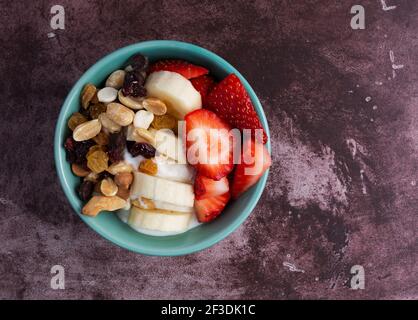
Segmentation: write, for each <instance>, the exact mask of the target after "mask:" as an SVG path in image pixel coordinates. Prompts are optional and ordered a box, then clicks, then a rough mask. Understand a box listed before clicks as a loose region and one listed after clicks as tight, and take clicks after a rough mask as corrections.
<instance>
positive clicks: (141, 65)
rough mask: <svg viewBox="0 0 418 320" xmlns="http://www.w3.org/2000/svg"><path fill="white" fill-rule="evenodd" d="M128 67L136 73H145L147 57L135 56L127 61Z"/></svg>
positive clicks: (147, 62) (147, 63) (147, 64)
mask: <svg viewBox="0 0 418 320" xmlns="http://www.w3.org/2000/svg"><path fill="white" fill-rule="evenodd" d="M128 65H129V66H130V67H131V68H132V70H135V71H136V72H139V71H147V70H148V67H149V61H148V57H146V56H144V55H142V54H136V55H134V56H132V57H131V58H130V59H129V61H128Z"/></svg>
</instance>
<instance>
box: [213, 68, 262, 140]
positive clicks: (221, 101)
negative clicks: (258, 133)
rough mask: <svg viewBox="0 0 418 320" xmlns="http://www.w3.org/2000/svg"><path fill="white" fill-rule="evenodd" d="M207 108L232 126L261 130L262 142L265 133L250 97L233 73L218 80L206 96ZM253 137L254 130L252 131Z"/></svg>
mask: <svg viewBox="0 0 418 320" xmlns="http://www.w3.org/2000/svg"><path fill="white" fill-rule="evenodd" d="M206 100H207V108H208V109H209V110H212V111H213V112H215V113H216V114H217V115H219V116H220V117H221V118H222V119H224V120H225V121H227V122H229V123H230V124H231V125H232V126H233V127H235V128H238V129H240V130H243V129H252V130H255V129H261V130H263V143H266V142H267V135H266V133H265V131H264V129H263V126H262V125H261V122H260V119H259V118H258V116H257V113H256V112H255V109H254V106H253V104H252V103H251V99H250V97H249V96H248V93H247V91H246V90H245V88H244V86H243V85H242V83H241V81H240V80H239V79H238V77H237V76H236V75H235V74H230V75H229V76H227V77H226V78H225V79H223V80H222V81H221V82H219V83H218V84H217V85H216V86H215V87H214V88H213V89H212V91H211V92H210V93H209V95H208V96H207V99H206ZM252 136H253V137H254V132H252Z"/></svg>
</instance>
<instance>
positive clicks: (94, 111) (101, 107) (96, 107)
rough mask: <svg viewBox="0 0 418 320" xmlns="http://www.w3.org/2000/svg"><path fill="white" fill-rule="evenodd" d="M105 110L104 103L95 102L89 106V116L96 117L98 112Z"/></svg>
mask: <svg viewBox="0 0 418 320" xmlns="http://www.w3.org/2000/svg"><path fill="white" fill-rule="evenodd" d="M104 112H106V105H105V104H104V103H100V102H99V103H96V104H93V105H92V106H91V107H90V118H92V119H97V118H98V117H99V114H101V113H104Z"/></svg>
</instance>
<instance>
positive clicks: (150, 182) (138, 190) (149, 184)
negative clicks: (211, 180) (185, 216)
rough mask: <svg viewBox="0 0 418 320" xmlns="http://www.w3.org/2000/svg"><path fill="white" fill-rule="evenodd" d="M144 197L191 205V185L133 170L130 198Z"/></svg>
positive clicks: (192, 203) (192, 195)
mask: <svg viewBox="0 0 418 320" xmlns="http://www.w3.org/2000/svg"><path fill="white" fill-rule="evenodd" d="M138 197H144V198H147V199H151V200H156V201H163V202H167V203H170V204H174V205H177V206H183V207H193V205H194V192H193V186H192V185H190V184H186V183H181V182H177V181H170V180H166V179H162V178H158V177H155V176H150V175H147V174H145V173H142V172H139V171H138V172H134V181H133V183H132V186H131V198H133V199H135V198H138Z"/></svg>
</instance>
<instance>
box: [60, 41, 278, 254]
mask: <svg viewBox="0 0 418 320" xmlns="http://www.w3.org/2000/svg"><path fill="white" fill-rule="evenodd" d="M161 47H165V48H166V47H176V48H181V49H183V50H186V51H187V50H191V51H194V53H195V54H197V55H199V56H205V57H206V58H207V59H209V60H212V61H214V62H215V63H216V64H217V65H220V66H223V67H224V66H225V65H226V66H227V68H228V69H230V70H231V71H232V72H231V73H235V74H236V75H237V76H238V78H239V79H240V80H241V82H242V84H243V85H244V87H245V89H246V90H247V92H248V94H249V96H250V98H251V101H252V103H253V105H254V107H255V109H256V112H257V114H258V116H259V118H260V121H261V123H262V125H263V127H264V130H265V131H266V134H267V136H268V141H267V143H266V147H267V149H268V150H269V152H270V154H271V142H270V130H269V126H268V122H267V119H266V116H265V114H264V110H263V107H262V105H261V103H260V100H259V99H258V97H257V95H256V94H255V92H254V90H253V88H252V87H251V86H250V84H249V83H248V81H247V80H246V79H245V78H244V77H243V76H242V74H241V73H240V72H239V71H238V70H237V69H236V68H235V67H233V66H232V65H231V64H230V63H229V62H227V61H226V60H225V59H223V58H222V57H220V56H219V55H217V54H216V53H214V52H212V51H209V50H208V49H205V48H202V47H200V46H198V45H195V44H192V43H188V42H182V41H176V40H151V41H142V42H137V43H134V44H131V45H128V46H125V47H122V48H119V49H116V50H114V51H112V52H111V53H109V54H107V55H105V56H104V57H102V58H101V59H99V60H98V61H97V62H95V63H94V64H93V65H92V66H90V67H89V68H88V69H87V70H86V71H85V72H84V73H83V75H82V76H81V77H80V78H79V79H78V80H77V81H76V82H75V84H74V85H73V87H72V89H71V90H70V92H69V93H68V95H67V97H66V99H65V100H64V103H63V104H62V106H61V110H60V113H59V116H58V120H57V123H56V127H55V134H54V160H55V167H56V171H57V174H58V177H59V181H60V185H61V188H62V189H63V191H64V194H65V196H66V198H67V200H68V201H69V202H70V205H71V207H72V208H73V210H74V211H75V212H76V213H77V215H78V216H79V217H80V218H81V219H82V220H83V221H84V222H85V223H86V224H87V225H88V226H89V227H90V228H91V229H93V230H94V231H95V232H97V233H98V234H99V235H100V236H102V237H103V238H105V239H106V240H108V241H110V242H111V243H114V244H116V245H117V246H119V247H121V248H124V249H127V250H129V251H132V252H135V253H140V254H143V255H149V256H181V255H186V254H191V253H195V252H198V251H201V250H204V249H207V248H209V247H211V246H213V245H215V244H216V243H218V242H220V241H221V240H223V239H225V238H226V237H227V236H228V235H230V234H231V233H232V232H234V231H235V230H236V229H238V227H239V226H240V225H241V224H242V223H243V222H244V221H245V220H246V219H247V218H248V216H249V215H250V214H251V212H252V211H253V210H254V208H255V206H256V204H257V203H258V201H259V199H260V197H261V195H262V193H263V190H264V188H265V185H266V181H267V178H268V174H269V170H267V171H266V172H265V173H264V175H263V176H262V177H261V178H260V180H259V181H258V183H257V184H256V185H255V186H253V187H252V188H255V190H254V191H253V196H252V197H251V198H250V200H249V203H248V205H247V206H246V207H245V210H243V211H242V212H241V214H240V215H239V216H238V217H237V218H236V219H235V220H233V221H232V222H231V223H230V224H229V225H227V226H226V227H225V228H223V229H222V230H221V231H220V232H218V233H216V234H214V235H213V236H210V237H208V238H206V239H204V240H202V241H200V242H198V243H192V244H190V245H188V246H183V247H181V248H178V249H176V250H173V249H170V250H164V249H155V248H149V246H148V247H141V246H139V245H138V246H133V245H132V244H131V243H130V242H128V241H123V239H120V237H117V236H114V235H113V234H111V233H109V232H106V230H105V229H104V228H102V227H100V226H99V225H98V224H95V223H93V221H92V220H90V219H89V217H86V216H84V215H82V214H81V213H79V212H78V211H79V210H78V206H77V203H76V201H75V199H73V195H72V194H71V193H70V190H71V187H70V185H69V184H68V182H67V180H66V179H65V175H64V170H65V169H64V165H65V164H66V163H67V160H66V157H65V152H63V151H62V150H61V148H60V147H61V131H62V127H63V126H65V124H66V121H65V120H66V117H67V114H68V111H69V107H70V101H71V100H72V99H73V96H74V95H76V94H78V91H79V86H80V85H82V84H83V83H84V82H86V79H87V78H88V77H90V75H91V74H94V73H95V72H96V69H98V68H99V66H100V65H102V64H106V63H107V62H109V61H111V60H112V59H113V58H115V57H116V56H118V55H120V54H124V53H128V52H130V51H132V50H136V51H138V52H140V51H141V50H143V49H145V48H161Z"/></svg>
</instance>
